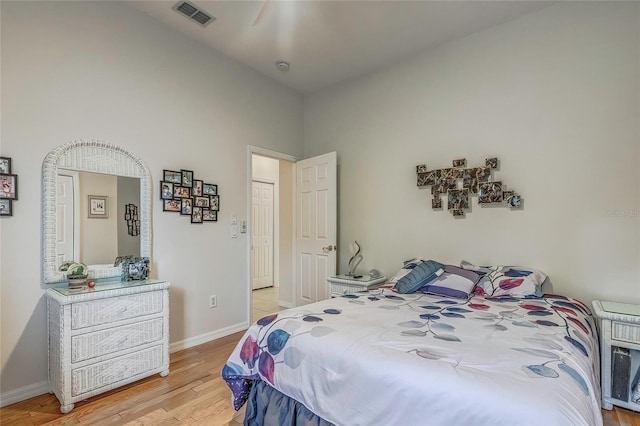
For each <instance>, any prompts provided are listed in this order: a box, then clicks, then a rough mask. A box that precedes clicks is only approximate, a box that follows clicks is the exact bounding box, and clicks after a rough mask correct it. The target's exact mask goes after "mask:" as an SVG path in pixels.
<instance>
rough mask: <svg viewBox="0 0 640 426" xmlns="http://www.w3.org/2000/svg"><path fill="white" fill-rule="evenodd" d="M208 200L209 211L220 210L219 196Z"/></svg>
mask: <svg viewBox="0 0 640 426" xmlns="http://www.w3.org/2000/svg"><path fill="white" fill-rule="evenodd" d="M209 198H210V202H209V208H210V209H211V210H216V211H217V210H220V196H219V195H214V196H211V197H209Z"/></svg>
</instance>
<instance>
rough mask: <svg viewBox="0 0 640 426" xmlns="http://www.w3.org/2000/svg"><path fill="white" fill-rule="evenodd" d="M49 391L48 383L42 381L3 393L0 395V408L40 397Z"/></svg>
mask: <svg viewBox="0 0 640 426" xmlns="http://www.w3.org/2000/svg"><path fill="white" fill-rule="evenodd" d="M50 389H51V388H50V387H49V382H48V381H44V382H38V383H34V384H32V385H27V386H23V387H21V388H18V389H14V390H11V391H9V392H5V393H3V394H0V407H5V406H7V405H11V404H15V403H16V402H20V401H24V400H25V399H29V398H33V397H34V396H40V395H42V394H45V393H48V392H49V390H50Z"/></svg>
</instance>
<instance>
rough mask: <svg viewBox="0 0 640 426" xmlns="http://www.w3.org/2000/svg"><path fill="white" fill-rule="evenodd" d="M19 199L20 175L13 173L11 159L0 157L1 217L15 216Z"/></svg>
mask: <svg viewBox="0 0 640 426" xmlns="http://www.w3.org/2000/svg"><path fill="white" fill-rule="evenodd" d="M17 199H18V175H14V174H12V173H11V158H9V157H0V216H13V202H14V201H15V200H17Z"/></svg>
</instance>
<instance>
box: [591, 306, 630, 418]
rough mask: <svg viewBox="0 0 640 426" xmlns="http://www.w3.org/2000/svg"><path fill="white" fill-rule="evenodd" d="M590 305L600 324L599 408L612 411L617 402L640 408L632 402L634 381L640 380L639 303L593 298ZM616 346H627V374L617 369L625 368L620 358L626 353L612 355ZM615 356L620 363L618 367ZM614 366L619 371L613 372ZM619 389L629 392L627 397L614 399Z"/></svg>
mask: <svg viewBox="0 0 640 426" xmlns="http://www.w3.org/2000/svg"><path fill="white" fill-rule="evenodd" d="M593 308H594V310H595V314H596V315H597V316H598V320H599V325H600V347H601V350H600V354H601V356H602V360H601V365H602V370H601V371H602V372H601V375H600V383H601V384H602V408H604V409H607V410H611V409H612V408H613V406H614V405H617V406H619V407H624V408H627V409H630V410H635V411H640V404H637V403H634V402H633V401H632V395H633V392H634V390H635V388H636V386H635V385H636V382H637V381H638V379H640V377H638V376H640V373H638V372H639V370H640V306H639V305H632V304H628V303H618V302H604V301H600V300H595V301H594V302H593ZM617 348H625V349H628V350H629V355H630V363H629V364H630V367H629V368H628V373H624V374H622V375H620V370H623V372H624V371H626V368H625V367H624V366H625V363H626V361H621V360H622V359H624V358H626V355H624V354H623V355H618V357H614V351H615V350H616V349H617ZM614 358H616V359H617V360H618V362H619V364H618V365H617V366H616V362H615V361H616V359H614ZM616 367H617V368H618V369H619V371H618V372H617V374H616V375H614V374H613V372H614V368H616ZM616 380H618V381H616ZM625 387H626V389H625ZM616 389H617V392H616ZM621 391H622V393H625V392H626V393H628V398H626V399H620V398H616V397H615V394H616V393H618V394H619V392H621Z"/></svg>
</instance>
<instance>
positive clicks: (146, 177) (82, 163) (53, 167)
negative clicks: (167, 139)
mask: <svg viewBox="0 0 640 426" xmlns="http://www.w3.org/2000/svg"><path fill="white" fill-rule="evenodd" d="M59 168H63V169H69V170H77V171H84V172H94V173H102V174H108V175H118V176H127V177H135V178H140V256H143V257H149V258H151V173H150V172H149V168H148V167H147V165H146V164H145V162H144V161H143V160H142V159H141V158H140V157H139V156H137V155H136V154H134V153H133V152H130V151H128V150H126V149H124V148H121V147H119V146H117V145H114V144H111V143H109V142H105V141H100V140H94V139H91V140H85V139H79V140H76V141H72V142H68V143H66V144H64V145H61V146H59V147H57V148H55V149H53V150H51V151H50V152H49V153H48V154H47V156H46V157H45V158H44V161H43V163H42V280H43V282H44V283H45V284H55V283H60V282H64V281H66V280H67V277H66V276H65V275H64V274H62V273H60V272H59V271H58V269H57V267H56V253H57V238H56V232H57V229H58V228H57V217H58V215H57V207H56V200H57V194H58V188H57V182H58V169H59ZM120 275H121V271H120V267H119V266H117V267H112V268H100V269H92V268H91V267H89V278H90V279H100V278H112V277H119V276H120Z"/></svg>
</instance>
